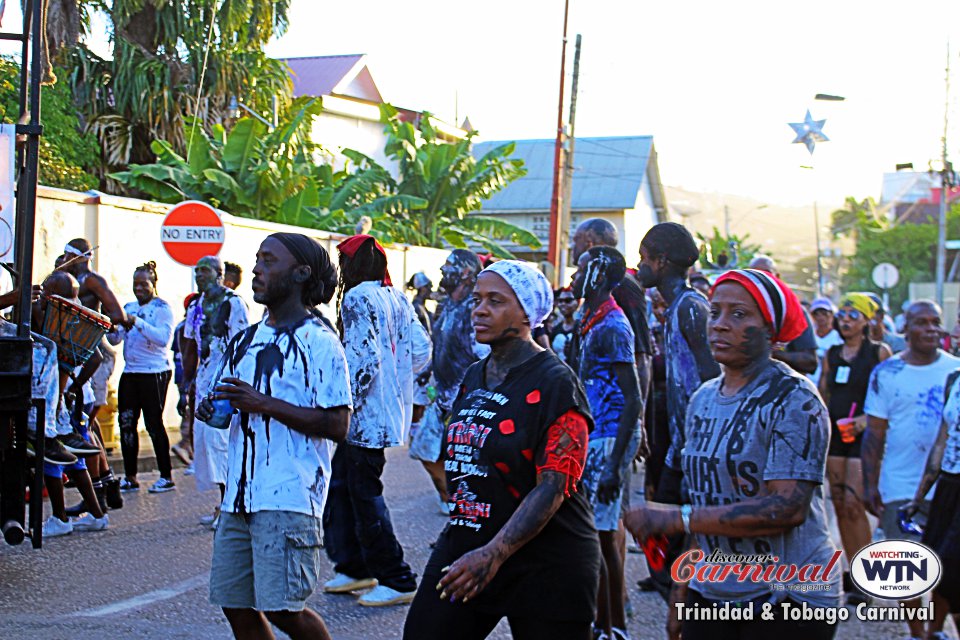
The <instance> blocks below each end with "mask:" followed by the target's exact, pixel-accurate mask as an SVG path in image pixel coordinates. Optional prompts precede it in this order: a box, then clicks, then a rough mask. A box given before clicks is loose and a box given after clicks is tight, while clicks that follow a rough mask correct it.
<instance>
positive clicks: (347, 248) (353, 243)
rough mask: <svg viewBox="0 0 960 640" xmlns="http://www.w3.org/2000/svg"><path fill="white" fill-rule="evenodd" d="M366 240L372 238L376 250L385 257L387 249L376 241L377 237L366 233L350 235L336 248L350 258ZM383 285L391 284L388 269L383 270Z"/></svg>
mask: <svg viewBox="0 0 960 640" xmlns="http://www.w3.org/2000/svg"><path fill="white" fill-rule="evenodd" d="M367 240H373V245H374V246H375V247H376V248H377V251H379V252H380V253H381V254H382V255H383V257H384V258H386V257H387V251H386V249H384V248H383V245H381V244H380V243H379V242H377V239H376V238H374V237H373V236H368V235H366V234H361V235H357V236H351V237H349V238H347V239H346V240H344V241H343V242H341V243H340V244H338V245H337V250H338V251H339V252H340V253H342V254H343V255H345V256H347V257H348V258H352V257H353V256H354V255H355V254H356V253H357V249H359V248H360V247H361V246H363V243H364V242H366V241H367ZM383 286H385V287H392V286H393V281H392V280H390V270H389V269H387V270H386V271H384V275H383Z"/></svg>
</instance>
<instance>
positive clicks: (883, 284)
mask: <svg viewBox="0 0 960 640" xmlns="http://www.w3.org/2000/svg"><path fill="white" fill-rule="evenodd" d="M871 276H872V277H873V284H875V285H877V286H878V287H880V288H881V289H883V306H884V308H885V309H888V308H890V295H889V293H888V291H889V290H890V289H893V288H894V287H895V286H897V283H898V282H900V271H898V270H897V268H896V267H895V266H893V265H892V264H890V263H889V262H881V263H880V264H878V265H877V266H875V267H874V268H873V273H872V274H871Z"/></svg>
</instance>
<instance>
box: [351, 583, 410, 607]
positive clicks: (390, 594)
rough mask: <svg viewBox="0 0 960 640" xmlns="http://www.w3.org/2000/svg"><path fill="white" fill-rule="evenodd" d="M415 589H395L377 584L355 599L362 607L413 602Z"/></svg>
mask: <svg viewBox="0 0 960 640" xmlns="http://www.w3.org/2000/svg"><path fill="white" fill-rule="evenodd" d="M415 595H417V592H416V591H407V592H406V593H404V592H403V591H397V590H395V589H391V588H390V587H386V586H384V585H382V584H381V585H377V586H376V587H374V588H373V589H371V590H370V591H368V592H366V593H365V594H363V595H362V596H360V597H359V598H358V599H357V602H359V603H360V604H361V605H363V606H364V607H389V606H392V605H395V604H407V603H409V602H413V597H414V596H415Z"/></svg>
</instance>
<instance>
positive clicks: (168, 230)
mask: <svg viewBox="0 0 960 640" xmlns="http://www.w3.org/2000/svg"><path fill="white" fill-rule="evenodd" d="M224 236H225V233H224V228H223V221H222V220H221V219H220V215H219V214H218V213H217V211H216V209H214V208H213V207H211V206H210V205H208V204H207V203H205V202H198V201H196V200H188V201H187V202H181V203H180V204H178V205H174V207H173V208H172V209H170V212H169V213H168V214H167V217H166V218H164V219H163V225H161V227H160V241H161V242H162V243H163V248H164V249H165V250H166V252H167V255H169V256H170V257H171V258H172V259H173V260H174V261H176V262H179V263H180V264H182V265H184V266H187V267H195V266H196V265H197V262H198V261H199V260H200V258H202V257H204V256H215V255H217V254H219V253H220V249H221V248H222V247H223V241H224Z"/></svg>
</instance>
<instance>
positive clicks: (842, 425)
mask: <svg viewBox="0 0 960 640" xmlns="http://www.w3.org/2000/svg"><path fill="white" fill-rule="evenodd" d="M855 425H856V418H840V419H839V420H837V429H839V430H840V440H841V441H843V442H844V443H846V444H850V443H851V442H853V441H854V440H856V439H857V434H856V433H855V432H854V426H855Z"/></svg>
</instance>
